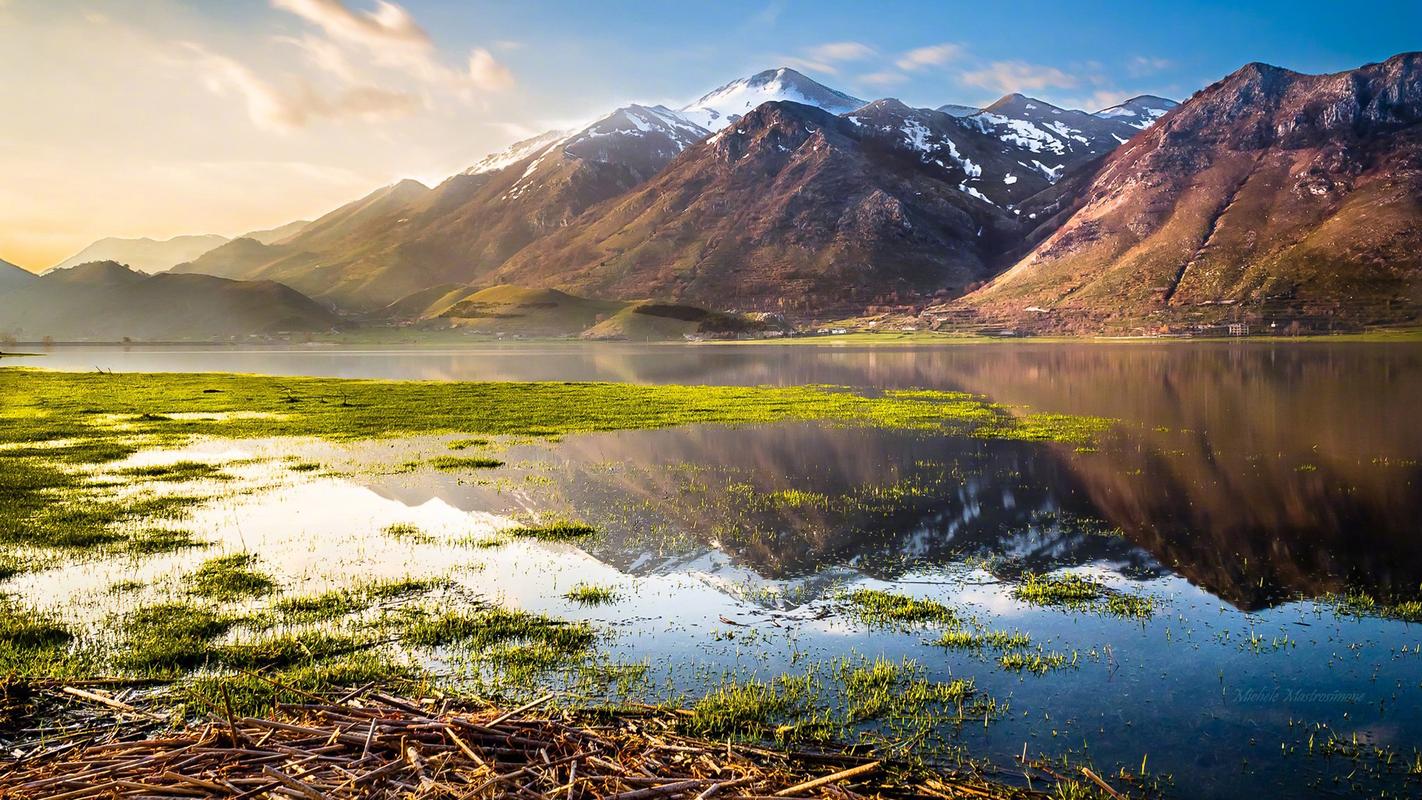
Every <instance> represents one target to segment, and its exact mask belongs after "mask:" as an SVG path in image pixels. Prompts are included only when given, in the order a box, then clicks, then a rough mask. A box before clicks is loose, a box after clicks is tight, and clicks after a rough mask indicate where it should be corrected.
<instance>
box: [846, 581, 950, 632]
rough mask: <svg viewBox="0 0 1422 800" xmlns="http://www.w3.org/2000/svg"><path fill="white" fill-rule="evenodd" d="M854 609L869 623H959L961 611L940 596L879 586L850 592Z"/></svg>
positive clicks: (852, 609) (852, 610) (856, 614)
mask: <svg viewBox="0 0 1422 800" xmlns="http://www.w3.org/2000/svg"><path fill="white" fill-rule="evenodd" d="M849 604H850V611H851V612H852V613H853V614H854V616H855V617H856V618H858V619H859V621H860V622H863V623H865V624H867V625H905V624H907V625H914V624H920V625H921V624H931V623H936V624H942V625H956V624H957V623H958V613H957V612H956V611H954V610H953V609H951V608H949V607H947V606H945V605H943V604H942V603H940V602H938V601H936V600H920V599H918V598H914V597H908V596H907V595H901V594H894V593H893V592H886V591H882V590H879V589H856V590H855V591H853V592H851V593H850V594H849Z"/></svg>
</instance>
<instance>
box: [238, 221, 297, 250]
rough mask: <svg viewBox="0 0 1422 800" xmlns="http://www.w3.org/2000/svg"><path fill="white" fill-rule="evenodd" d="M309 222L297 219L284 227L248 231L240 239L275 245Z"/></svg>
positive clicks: (294, 233) (293, 234)
mask: <svg viewBox="0 0 1422 800" xmlns="http://www.w3.org/2000/svg"><path fill="white" fill-rule="evenodd" d="M310 224H311V221H310V220H305V219H299V220H296V221H295V222H288V223H286V224H285V225H278V226H277V227H275V228H268V229H266V230H263V231H250V232H248V233H244V234H242V235H241V236H240V237H238V238H241V239H254V240H256V241H258V242H261V243H262V244H276V243H277V242H280V241H281V240H283V239H289V238H291V237H292V236H295V235H296V234H298V233H300V232H301V230H302V229H303V228H305V227H306V226H307V225H310Z"/></svg>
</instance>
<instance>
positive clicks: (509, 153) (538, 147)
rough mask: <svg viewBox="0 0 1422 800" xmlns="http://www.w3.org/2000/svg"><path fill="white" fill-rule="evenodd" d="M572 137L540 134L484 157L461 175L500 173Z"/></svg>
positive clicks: (550, 133) (565, 133)
mask: <svg viewBox="0 0 1422 800" xmlns="http://www.w3.org/2000/svg"><path fill="white" fill-rule="evenodd" d="M571 135H572V131H548V132H546V133H540V134H539V135H537V136H534V137H532V138H530V139H524V140H523V141H521V142H514V143H513V144H511V145H509V146H508V147H507V148H505V149H503V150H500V151H498V152H497V153H490V154H489V155H487V156H484V157H483V158H481V159H479V160H478V161H476V162H474V165H473V166H471V167H470V168H469V169H466V170H464V172H462V173H460V174H461V175H483V174H484V173H486V172H498V171H499V170H501V169H503V168H505V167H511V166H513V165H514V164H517V163H518V162H520V161H522V160H524V159H525V158H528V157H529V156H531V155H533V154H535V153H538V152H540V151H543V150H548V149H550V148H552V147H553V146H554V145H557V144H561V143H562V142H563V141H564V140H566V139H567V138H568V137H569V136H571Z"/></svg>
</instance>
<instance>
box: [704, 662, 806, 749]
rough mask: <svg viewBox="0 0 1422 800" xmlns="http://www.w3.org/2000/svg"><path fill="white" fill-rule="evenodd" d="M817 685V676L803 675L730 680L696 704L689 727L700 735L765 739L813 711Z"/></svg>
mask: <svg viewBox="0 0 1422 800" xmlns="http://www.w3.org/2000/svg"><path fill="white" fill-rule="evenodd" d="M815 689H816V687H815V686H814V683H813V680H812V679H810V678H809V677H802V676H784V675H782V676H778V677H776V678H775V679H773V680H770V681H759V680H747V681H732V682H727V683H724V684H722V685H720V686H718V687H716V688H715V689H713V690H711V691H710V692H707V693H706V695H705V696H703V697H702V698H701V699H699V700H697V701H696V703H695V704H694V705H692V707H691V716H690V717H689V718H688V719H687V721H686V727H687V729H688V730H689V731H690V732H691V733H692V734H694V735H697V736H714V737H717V738H725V737H735V736H739V737H746V738H751V739H764V738H767V736H768V735H773V733H774V732H775V731H776V730H777V729H778V728H781V727H782V726H786V725H789V724H793V722H794V720H795V719H796V718H797V717H804V716H806V715H807V714H809V713H810V712H811V711H812V710H813V700H814V697H815V695H816V690H815Z"/></svg>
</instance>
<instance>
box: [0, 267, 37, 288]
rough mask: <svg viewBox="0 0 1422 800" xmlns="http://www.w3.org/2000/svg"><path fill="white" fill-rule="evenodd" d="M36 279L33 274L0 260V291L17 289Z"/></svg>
mask: <svg viewBox="0 0 1422 800" xmlns="http://www.w3.org/2000/svg"><path fill="white" fill-rule="evenodd" d="M36 279H37V276H36V275H35V274H34V273H33V272H30V271H29V270H27V269H25V268H23V267H17V266H15V265H14V264H11V263H10V262H8V261H5V260H4V259H0V291H10V290H11V289H18V288H20V287H21V286H25V285H27V284H29V283H30V282H31V281H33V280H36Z"/></svg>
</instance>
